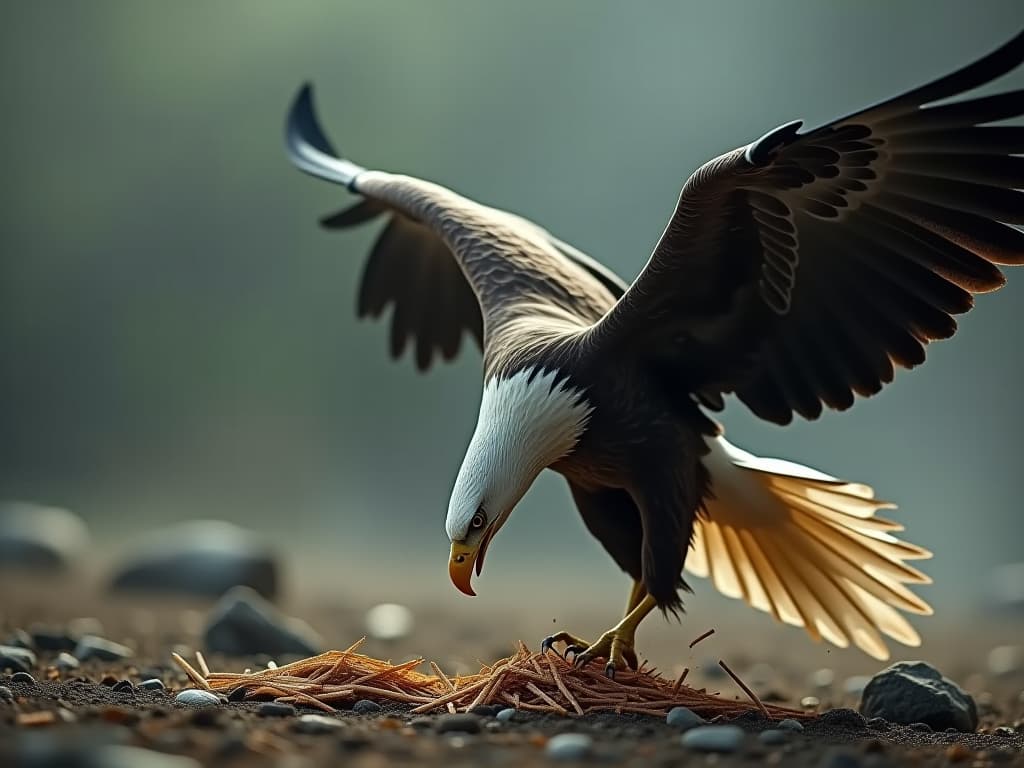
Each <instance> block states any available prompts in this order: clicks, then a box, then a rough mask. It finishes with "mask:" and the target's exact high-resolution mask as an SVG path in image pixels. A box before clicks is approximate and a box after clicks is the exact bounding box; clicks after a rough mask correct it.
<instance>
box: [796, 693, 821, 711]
mask: <svg viewBox="0 0 1024 768" xmlns="http://www.w3.org/2000/svg"><path fill="white" fill-rule="evenodd" d="M800 706H801V707H803V708H804V709H817V708H818V707H820V706H821V700H820V699H819V698H818V697H817V696H804V697H803V698H802V699H800Z"/></svg>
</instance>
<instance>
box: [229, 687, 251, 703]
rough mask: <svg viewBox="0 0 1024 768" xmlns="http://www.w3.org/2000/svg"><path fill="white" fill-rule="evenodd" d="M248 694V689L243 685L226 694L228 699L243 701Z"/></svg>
mask: <svg viewBox="0 0 1024 768" xmlns="http://www.w3.org/2000/svg"><path fill="white" fill-rule="evenodd" d="M248 695H249V690H248V689H247V688H245V686H240V687H238V688H235V690H233V691H232V692H231V693H229V694H228V701H245V697H246V696H248Z"/></svg>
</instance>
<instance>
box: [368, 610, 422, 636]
mask: <svg viewBox="0 0 1024 768" xmlns="http://www.w3.org/2000/svg"><path fill="white" fill-rule="evenodd" d="M364 622H365V623H366V632H367V634H368V635H369V636H370V637H372V638H374V639H376V640H398V639H400V638H403V637H405V636H406V635H408V634H409V633H410V632H412V627H413V623H414V622H413V617H412V611H410V610H409V609H408V608H406V607H405V606H404V605H398V604H397V603H381V604H380V605H375V606H373V608H371V609H370V610H368V611H367V612H366V617H365V618H364Z"/></svg>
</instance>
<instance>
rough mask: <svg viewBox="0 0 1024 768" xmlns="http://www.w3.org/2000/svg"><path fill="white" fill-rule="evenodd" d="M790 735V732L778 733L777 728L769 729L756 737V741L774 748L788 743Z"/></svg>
mask: <svg viewBox="0 0 1024 768" xmlns="http://www.w3.org/2000/svg"><path fill="white" fill-rule="evenodd" d="M791 734H792V731H780V730H779V729H777V728H769V729H768V730H767V731H761V733H759V734H758V735H757V740H758V741H760V742H761V743H762V744H767V745H768V746H772V747H774V746H778V745H779V744H785V743H786V742H787V741H789V738H790V735H791Z"/></svg>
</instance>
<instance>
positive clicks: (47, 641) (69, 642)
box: [29, 627, 77, 651]
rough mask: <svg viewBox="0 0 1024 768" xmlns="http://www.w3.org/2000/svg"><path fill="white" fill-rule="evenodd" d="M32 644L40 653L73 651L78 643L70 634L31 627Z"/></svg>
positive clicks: (63, 631) (60, 630) (59, 630)
mask: <svg viewBox="0 0 1024 768" xmlns="http://www.w3.org/2000/svg"><path fill="white" fill-rule="evenodd" d="M29 634H30V635H31V636H32V644H33V645H34V646H35V648H36V649H37V650H40V651H73V650H75V645H76V644H77V641H76V640H75V638H73V637H72V636H71V633H70V632H67V631H65V630H62V629H49V628H46V627H29Z"/></svg>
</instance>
